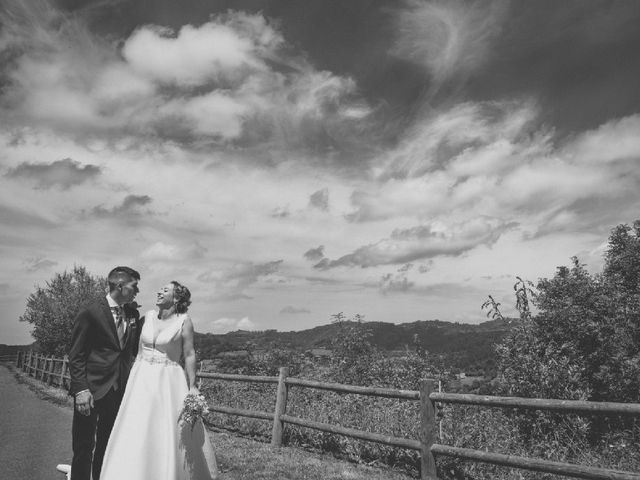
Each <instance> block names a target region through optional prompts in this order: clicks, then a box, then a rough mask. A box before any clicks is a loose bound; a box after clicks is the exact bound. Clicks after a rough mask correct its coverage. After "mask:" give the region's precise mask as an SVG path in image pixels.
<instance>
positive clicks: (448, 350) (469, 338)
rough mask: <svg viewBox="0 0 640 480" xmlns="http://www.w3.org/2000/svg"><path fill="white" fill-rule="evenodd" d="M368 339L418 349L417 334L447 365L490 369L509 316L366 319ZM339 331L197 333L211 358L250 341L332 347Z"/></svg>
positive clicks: (386, 347)
mask: <svg viewBox="0 0 640 480" xmlns="http://www.w3.org/2000/svg"><path fill="white" fill-rule="evenodd" d="M363 327H364V328H366V329H367V330H368V331H369V332H370V334H371V337H370V341H371V343H372V344H374V345H375V346H377V347H378V348H379V349H381V350H383V351H386V352H394V351H406V350H414V349H415V343H414V337H415V336H416V335H417V338H419V339H420V342H421V343H422V346H423V347H424V348H425V349H426V350H427V351H428V352H429V353H430V354H431V355H432V356H435V357H436V358H439V359H440V360H441V361H442V362H444V364H445V365H447V366H448V367H452V368H457V369H461V370H463V371H469V370H478V371H484V372H486V371H487V370H491V369H492V368H493V365H494V364H495V357H494V350H493V346H494V345H495V344H496V343H497V342H499V341H500V340H501V339H502V337H503V336H504V335H505V334H506V333H507V332H508V331H509V329H510V324H509V321H508V320H491V321H488V322H483V323H480V324H478V325H471V324H466V323H452V322H444V321H441V320H422V321H416V322H412V323H402V324H393V323H387V322H365V323H363ZM339 333H340V326H339V325H337V324H335V323H331V324H327V325H321V326H319V327H314V328H311V329H308V330H300V331H295V332H294V331H290V332H279V331H277V330H264V331H258V332H249V331H244V330H238V331H235V332H229V333H226V334H223V335H217V334H211V333H208V334H199V333H196V348H197V349H198V352H199V354H200V356H201V358H211V357H213V356H215V355H216V354H218V353H220V352H224V351H230V350H241V349H243V348H245V346H246V345H247V343H249V344H252V347H253V348H255V349H256V350H263V349H269V348H284V349H291V350H297V351H305V350H310V349H314V348H331V341H332V339H333V338H335V337H336V335H338V334H339Z"/></svg>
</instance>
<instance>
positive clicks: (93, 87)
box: [0, 0, 368, 161]
mask: <svg viewBox="0 0 640 480" xmlns="http://www.w3.org/2000/svg"><path fill="white" fill-rule="evenodd" d="M9 3H10V5H9V7H8V8H7V9H6V10H5V11H4V12H0V16H1V17H0V20H2V21H3V22H2V23H3V25H4V24H7V25H10V26H9V27H8V28H7V30H6V33H5V34H4V36H3V41H2V42H0V48H3V47H4V48H3V50H4V51H6V52H8V53H7V55H9V56H10V58H11V60H12V61H11V62H5V64H4V65H3V67H2V69H1V70H0V75H2V76H3V77H4V78H6V81H5V82H4V89H3V91H2V94H0V112H2V114H3V116H4V117H5V119H7V120H10V122H8V123H6V124H5V126H7V127H9V126H11V124H16V125H18V124H21V123H22V122H30V123H35V124H38V125H42V126H45V127H47V128H51V129H52V130H54V131H57V132H60V133H62V134H65V135H69V136H71V137H74V138H75V137H78V138H82V137H80V135H81V134H89V135H100V136H106V137H111V138H121V137H127V136H131V137H132V138H135V141H136V142H142V141H145V140H146V141H148V142H151V143H157V142H162V141H171V142H179V143H180V144H183V145H185V146H187V145H188V147H189V148H191V149H196V148H198V147H204V146H209V147H210V146H212V145H219V144H225V143H235V144H238V145H242V146H252V145H253V146H255V145H262V144H268V145H270V146H271V147H275V148H287V149H288V148H293V149H303V150H306V149H307V148H308V145H307V144H306V142H311V143H315V144H316V147H319V148H322V149H325V148H331V147H335V145H336V143H341V142H347V143H348V142H350V141H351V140H349V137H350V133H351V132H352V131H353V129H357V128H358V127H357V122H360V121H362V119H363V118H364V117H366V115H367V113H368V109H367V106H366V103H365V102H364V101H363V100H362V99H361V98H358V95H357V89H356V86H355V83H354V82H353V80H352V79H350V78H348V77H339V76H335V75H333V74H331V73H330V72H326V71H317V70H315V69H314V67H313V66H312V65H311V64H310V63H309V62H307V61H306V60H305V59H304V56H303V55H300V54H297V53H295V52H294V51H293V50H292V49H291V48H289V47H288V46H287V45H286V44H285V42H284V38H283V37H282V34H281V33H280V32H279V31H278V30H277V29H276V28H275V27H274V26H273V25H271V24H270V23H269V22H268V21H267V20H266V19H265V17H264V16H262V15H261V14H258V13H257V14H249V13H243V12H231V11H230V12H227V13H225V14H220V15H217V16H214V17H212V18H211V19H210V20H209V21H208V22H205V23H203V24H202V25H200V26H192V25H185V26H183V27H181V28H179V29H178V30H177V31H173V30H171V29H169V28H167V27H159V26H154V25H145V26H141V27H139V28H137V29H136V30H135V31H134V32H133V33H132V34H131V35H130V36H129V38H127V39H126V40H125V41H124V42H122V43H120V45H121V48H119V49H118V48H117V47H116V45H118V43H117V42H106V41H103V40H101V39H99V38H98V37H95V36H93V35H92V34H91V33H90V31H89V30H88V28H87V26H86V25H85V24H84V23H83V21H82V16H77V17H70V16H65V15H64V14H62V13H61V12H58V11H56V10H55V9H54V8H53V7H51V6H50V5H48V4H46V3H45V2H40V1H38V0H35V1H34V2H29V3H33V5H26V4H25V2H18V1H17V0H9ZM354 112H357V114H354ZM327 132H330V134H329V135H328V136H327ZM286 157H287V156H286V155H285V156H283V157H282V158H279V159H278V161H286V160H287V158H286Z"/></svg>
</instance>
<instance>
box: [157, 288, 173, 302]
mask: <svg viewBox="0 0 640 480" xmlns="http://www.w3.org/2000/svg"><path fill="white" fill-rule="evenodd" d="M156 295H157V298H156V305H158V306H159V307H170V306H171V305H173V283H168V284H166V285H165V286H164V287H162V288H161V289H160V290H158V293H157V294H156Z"/></svg>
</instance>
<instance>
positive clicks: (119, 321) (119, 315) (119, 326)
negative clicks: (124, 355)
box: [111, 307, 124, 348]
mask: <svg viewBox="0 0 640 480" xmlns="http://www.w3.org/2000/svg"><path fill="white" fill-rule="evenodd" d="M111 310H112V311H113V313H114V314H115V316H116V330H117V332H118V340H119V341H120V348H122V347H123V339H124V312H123V311H122V307H112V308H111Z"/></svg>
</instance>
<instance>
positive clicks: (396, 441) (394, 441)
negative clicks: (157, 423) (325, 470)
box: [198, 367, 640, 480]
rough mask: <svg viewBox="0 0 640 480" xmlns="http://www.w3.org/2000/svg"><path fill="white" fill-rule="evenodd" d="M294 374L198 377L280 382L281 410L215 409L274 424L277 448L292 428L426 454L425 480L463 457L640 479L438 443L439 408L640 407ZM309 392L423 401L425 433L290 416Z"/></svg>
mask: <svg viewBox="0 0 640 480" xmlns="http://www.w3.org/2000/svg"><path fill="white" fill-rule="evenodd" d="M288 373H289V372H288V369H287V368H286V367H283V368H281V369H280V375H279V376H277V377H262V376H260V377H258V376H249V375H231V374H223V373H208V372H198V377H199V378H201V379H207V378H208V379H216V380H225V381H237V382H255V383H275V384H277V390H276V402H275V410H274V411H273V412H261V411H254V410H243V409H238V408H232V407H228V406H220V405H210V406H209V410H210V411H212V412H218V413H224V414H229V415H239V416H243V417H251V418H260V419H264V420H272V421H273V427H272V434H271V445H273V446H276V447H277V446H280V445H281V444H282V432H283V429H284V425H285V424H287V423H290V424H292V425H298V426H301V427H306V428H312V429H315V430H320V431H323V432H329V433H333V434H337V435H344V436H347V437H352V438H357V439H360V440H367V441H371V442H377V443H383V444H385V445H391V446H394V447H400V448H407V449H412V450H417V451H419V452H420V477H421V479H422V480H437V478H438V475H437V472H436V463H435V456H436V455H443V456H449V457H457V458H460V459H464V460H472V461H475V462H482V463H492V464H495V465H502V466H506V467H514V468H522V469H526V470H533V471H538V472H545V473H553V474H558V475H565V476H569V477H575V478H585V479H596V480H640V474H639V473H633V472H622V471H617V470H611V469H606V468H597V467H589V466H584V465H575V464H569V463H562V462H553V461H549V460H543V459H536V458H527V457H520V456H515V455H505V454H500V453H491V452H485V451H483V450H473V449H468V448H459V447H453V446H450V445H441V444H439V443H437V439H438V428H437V418H436V412H437V406H436V405H437V404H438V403H442V404H445V403H449V404H465V405H479V406H484V407H501V408H515V409H532V410H550V411H556V412H564V413H579V414H614V415H633V416H640V404H639V403H613V402H584V401H575V400H547V399H539V398H518V397H495V396H483V395H471V394H458V393H440V392H437V391H436V387H435V381H434V380H430V379H425V380H423V381H421V382H420V390H418V391H415V390H397V389H391V388H376V387H357V386H353V385H342V384H338V383H325V382H316V381H313V380H305V379H301V378H293V377H289V376H288ZM291 387H303V388H315V389H322V390H330V391H332V392H340V393H351V394H359V395H368V396H374V397H386V398H398V399H404V400H408V401H419V402H420V428H419V435H418V437H419V438H417V439H412V438H399V437H392V436H387V435H381V434H379V433H372V432H365V431H362V430H357V429H353V428H345V427H341V426H338V425H331V424H328V423H320V422H313V421H311V420H307V419H304V418H297V417H292V416H290V415H287V414H286V410H287V396H288V391H289V388H291Z"/></svg>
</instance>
